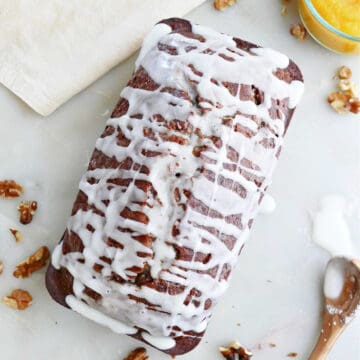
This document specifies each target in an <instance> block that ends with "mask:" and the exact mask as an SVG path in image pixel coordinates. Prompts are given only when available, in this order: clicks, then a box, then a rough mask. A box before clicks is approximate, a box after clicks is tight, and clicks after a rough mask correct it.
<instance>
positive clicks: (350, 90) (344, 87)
mask: <svg viewBox="0 0 360 360" xmlns="http://www.w3.org/2000/svg"><path fill="white" fill-rule="evenodd" d="M338 86H339V89H340V90H341V91H343V92H344V93H345V94H347V95H350V96H351V97H355V96H356V93H357V91H356V90H357V89H356V84H355V83H354V82H353V81H351V80H347V79H341V80H340V81H339V83H338Z"/></svg>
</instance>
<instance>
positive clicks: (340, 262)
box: [324, 258, 346, 300]
mask: <svg viewBox="0 0 360 360" xmlns="http://www.w3.org/2000/svg"><path fill="white" fill-rule="evenodd" d="M345 265H346V262H345V261H344V259H342V258H336V259H333V260H331V261H330V262H329V264H328V266H327V268H326V271H325V281H324V294H325V296H326V297H327V298H329V299H334V300H335V299H338V298H339V296H340V294H341V292H342V290H343V287H344V283H345V275H346V268H345Z"/></svg>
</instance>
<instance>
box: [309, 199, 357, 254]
mask: <svg viewBox="0 0 360 360" xmlns="http://www.w3.org/2000/svg"><path fill="white" fill-rule="evenodd" d="M345 208H346V201H345V199H344V197H342V196H340V195H327V196H325V197H323V198H322V199H321V200H320V203H319V210H318V211H317V212H316V213H315V214H313V216H312V218H313V232H312V238H313V241H314V242H315V243H316V244H317V245H319V246H320V247H322V248H323V249H325V250H327V251H328V252H329V253H330V254H331V255H332V256H347V257H350V258H354V257H355V254H354V253H355V249H354V246H353V243H352V240H351V234H350V230H349V227H348V224H347V222H346V219H345V210H346V209H345Z"/></svg>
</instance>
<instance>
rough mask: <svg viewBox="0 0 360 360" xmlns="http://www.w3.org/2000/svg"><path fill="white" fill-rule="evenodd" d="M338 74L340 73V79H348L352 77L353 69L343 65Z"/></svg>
mask: <svg viewBox="0 0 360 360" xmlns="http://www.w3.org/2000/svg"><path fill="white" fill-rule="evenodd" d="M337 75H338V77H339V79H342V80H344V79H345V80H348V79H350V78H351V75H352V71H351V69H349V68H348V67H347V66H344V65H343V66H341V67H340V68H339V70H338V74H337Z"/></svg>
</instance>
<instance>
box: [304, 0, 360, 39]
mask: <svg viewBox="0 0 360 360" xmlns="http://www.w3.org/2000/svg"><path fill="white" fill-rule="evenodd" d="M305 3H306V6H307V7H308V9H309V10H310V12H311V13H312V15H313V16H314V17H315V18H316V20H318V21H319V22H320V23H321V24H322V25H323V26H325V27H326V28H327V29H328V30H330V31H332V32H333V33H335V34H337V35H339V36H341V37H343V38H346V39H348V40H352V41H357V42H360V37H359V36H355V35H350V34H347V33H345V32H343V31H341V30H339V29H337V28H336V27H334V26H333V25H331V24H329V23H328V22H327V21H326V20H325V19H324V18H323V17H322V16H321V15H320V14H319V12H318V11H317V10H316V9H315V6H314V5H313V3H312V0H305Z"/></svg>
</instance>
